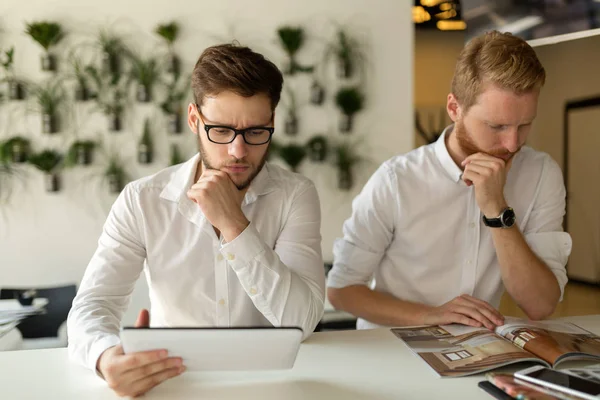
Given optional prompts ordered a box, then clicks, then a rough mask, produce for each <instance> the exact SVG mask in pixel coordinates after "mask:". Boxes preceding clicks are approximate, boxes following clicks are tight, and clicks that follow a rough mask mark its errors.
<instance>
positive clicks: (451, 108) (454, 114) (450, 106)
mask: <svg viewBox="0 0 600 400" xmlns="http://www.w3.org/2000/svg"><path fill="white" fill-rule="evenodd" d="M446 111H447V112H448V115H449V116H450V119H451V120H452V122H456V121H458V120H459V119H460V118H461V113H462V109H461V106H460V104H459V103H458V99H457V98H456V96H455V95H454V94H453V93H450V94H449V95H448V99H447V101H446Z"/></svg>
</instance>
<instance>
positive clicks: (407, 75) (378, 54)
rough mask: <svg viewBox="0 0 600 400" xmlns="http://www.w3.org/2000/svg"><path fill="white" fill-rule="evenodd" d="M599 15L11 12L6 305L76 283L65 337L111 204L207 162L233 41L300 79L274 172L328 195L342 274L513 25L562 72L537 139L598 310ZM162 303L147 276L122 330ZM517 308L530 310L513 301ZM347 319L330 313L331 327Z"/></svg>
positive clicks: (349, 8)
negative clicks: (214, 77)
mask: <svg viewBox="0 0 600 400" xmlns="http://www.w3.org/2000/svg"><path fill="white" fill-rule="evenodd" d="M599 12H600V1H594V0H579V1H576V0H573V1H567V0H562V1H561V0H545V1H544V0H538V1H509V0H503V1H487V0H470V1H469V0H467V1H438V0H415V1H414V2H411V1H408V0H405V1H398V0H374V1H367V0H328V1H318V0H304V1H303V2H296V1H291V0H289V1H288V0H255V1H253V2H246V1H241V0H222V1H220V2H207V1H202V2H195V3H190V2H185V1H181V0H171V1H168V2H166V1H156V2H154V3H153V4H150V3H148V2H143V1H140V0H130V1H128V2H123V1H116V0H106V1H104V2H102V4H100V3H97V2H91V1H89V0H82V1H79V2H76V3H74V2H72V1H67V0H54V1H52V2H49V1H47V0H31V1H28V2H19V1H15V0H4V1H3V2H2V3H1V4H0V52H1V53H0V79H1V85H0V96H1V97H0V288H1V289H4V294H2V292H0V297H7V298H12V297H13V296H14V293H15V292H13V291H10V290H8V289H25V288H37V289H47V290H51V289H52V288H60V289H61V290H60V291H58V292H56V291H49V292H40V293H43V294H44V295H45V296H46V297H48V296H54V295H56V296H58V297H57V298H60V299H62V303H61V301H58V300H56V301H54V304H55V305H57V304H63V305H62V306H60V310H58V309H57V310H54V311H53V313H55V315H56V317H55V319H56V320H55V321H54V322H53V323H52V324H53V325H52V326H53V327H52V328H51V329H49V330H50V331H52V332H51V333H52V334H53V335H56V334H58V339H59V340H58V342H53V343H59V345H60V343H65V342H64V340H66V338H65V337H64V326H62V322H63V321H64V319H63V315H64V316H66V314H65V313H66V312H68V307H69V303H70V300H72V295H74V290H76V287H77V285H78V284H79V282H80V280H81V278H82V276H83V273H84V271H85V268H86V266H87V263H88V262H89V259H90V257H91V256H92V254H93V252H94V250H95V248H96V245H97V240H98V237H99V236H100V233H101V231H102V225H103V223H104V221H105V219H106V216H107V213H108V211H109V210H110V207H111V205H112V203H113V202H114V200H115V199H116V196H117V195H118V193H119V191H120V190H121V189H122V187H123V185H124V184H126V183H127V182H129V181H131V180H134V179H138V178H140V177H142V176H146V175H149V174H152V173H154V172H157V171H159V170H160V169H163V168H165V167H167V166H169V165H172V164H177V163H179V162H182V161H183V160H187V159H188V158H190V157H191V156H192V155H193V154H195V153H196V151H197V149H196V145H195V141H194V136H193V134H192V133H191V131H190V130H189V128H188V127H187V123H186V112H187V111H186V110H187V109H186V107H187V104H188V103H189V102H190V101H191V92H190V88H189V78H190V74H191V71H192V68H193V66H194V63H195V61H196V60H197V58H198V56H199V55H200V53H201V52H202V50H203V49H204V48H206V47H207V46H210V45H214V44H219V43H230V42H233V41H238V42H239V43H240V44H242V45H246V46H249V47H251V48H252V49H254V50H256V51H258V52H261V53H263V54H264V55H265V56H267V57H268V58H269V59H271V60H272V61H274V62H275V63H276V64H277V65H278V66H279V67H280V68H281V69H282V71H284V72H285V85H284V93H283V95H282V101H281V103H280V105H279V107H278V108H277V110H276V125H275V126H276V133H275V135H274V140H275V142H274V143H273V145H272V151H271V162H273V163H277V164H278V165H281V166H284V167H285V168H289V169H292V170H295V171H298V172H299V173H302V174H304V175H306V176H308V177H310V178H311V179H312V180H313V181H314V182H315V184H316V185H317V188H318V191H319V195H320V199H321V208H322V214H323V223H322V236H323V242H322V247H323V255H324V259H325V262H326V263H331V262H332V261H333V260H332V246H333V241H334V240H335V238H336V237H339V236H340V235H341V228H342V224H343V222H344V220H345V219H346V218H348V217H349V216H350V212H351V202H352V199H353V198H354V197H355V196H356V195H357V194H358V193H359V191H360V190H361V188H362V187H363V185H364V183H365V182H366V180H367V179H368V177H369V176H370V175H371V174H372V173H373V172H374V171H375V169H376V168H377V167H378V165H379V164H381V163H382V162H383V161H384V160H387V159H388V158H390V157H392V156H394V155H396V154H400V153H404V152H408V151H410V150H412V149H414V148H416V147H418V146H421V145H424V144H427V143H429V142H432V141H434V140H435V139H436V138H437V136H438V135H439V134H440V133H441V131H442V130H443V128H444V127H445V126H446V125H447V124H448V123H449V119H448V117H447V114H446V112H445V103H446V96H447V94H448V91H449V88H450V82H451V79H452V75H453V70H454V63H455V60H456V57H457V55H458V53H459V51H460V49H461V48H462V46H463V45H464V44H465V42H466V41H467V40H469V39H470V38H471V37H473V36H475V35H478V34H480V33H482V32H485V31H487V30H491V29H498V30H500V31H508V32H512V33H514V34H515V35H519V36H521V37H523V38H524V39H526V40H528V41H530V44H531V45H532V46H534V48H535V49H536V52H537V53H538V56H539V57H540V59H541V61H542V63H543V64H544V66H545V68H546V71H547V74H548V78H547V83H546V86H545V88H544V89H543V91H542V95H541V98H540V104H539V110H538V118H537V120H536V122H535V124H534V132H533V133H532V136H531V140H530V142H529V144H530V145H531V146H533V147H535V148H536V149H538V150H541V151H545V152H548V153H549V154H550V155H551V156H552V157H553V158H554V159H555V160H556V161H557V162H558V163H559V165H561V167H562V168H563V171H564V173H565V182H566V184H567V188H568V194H569V201H568V213H567V217H566V219H565V224H566V228H567V229H568V230H569V232H571V234H572V236H573V240H574V243H575V244H574V248H573V254H572V257H571V260H570V262H569V266H568V272H569V277H570V279H571V282H570V283H569V285H568V288H567V289H568V290H567V293H566V295H565V300H564V302H563V303H562V304H561V305H560V306H559V308H558V309H557V312H556V313H555V316H563V315H580V314H590V313H600V291H598V283H599V282H600V213H599V212H598V207H597V205H598V204H600V190H599V184H598V182H600V176H599V174H600V162H599V161H598V160H599V157H597V155H596V149H598V148H600V139H599V138H600V135H598V126H600V79H599V78H598V65H600V52H599V51H598V49H600V36H598V34H599V33H600V30H598V29H597V28H598V24H599V23H600V19H599V18H600V17H599V15H598V13H599ZM325 270H327V265H326V266H325ZM56 293H59V294H56ZM65 299H66V300H65ZM51 304H52V301H51ZM147 306H148V289H147V286H146V283H145V281H144V280H143V279H142V280H140V281H139V283H138V285H137V287H136V290H135V292H134V294H133V299H132V304H131V307H130V310H129V312H128V313H127V315H126V317H125V321H124V322H125V323H131V322H133V320H134V318H135V315H136V314H137V311H138V310H139V309H140V308H142V307H147ZM501 311H502V312H504V313H505V314H508V315H523V314H522V313H521V311H520V310H519V309H518V307H516V305H514V303H513V302H512V301H511V299H510V298H508V297H506V298H505V299H503V302H502V307H501ZM327 318H329V319H327ZM348 321H349V317H348V316H347V315H344V314H340V313H335V312H334V311H333V310H331V309H328V312H326V317H325V318H324V326H325V325H326V323H329V322H332V323H333V322H335V323H338V322H339V326H337V325H335V324H333V325H330V326H329V328H332V327H333V328H335V327H341V328H347V327H348V326H351V325H352V323H351V320H350V322H348ZM55 325H56V326H58V327H61V326H62V328H61V329H63V331H61V332H62V333H60V332H59V333H56V327H55ZM325 327H326V326H325ZM61 334H62V335H63V336H62V337H60V335H61ZM33 335H34V336H36V335H37V336H43V335H47V332H43V333H39V332H38V333H34V334H33Z"/></svg>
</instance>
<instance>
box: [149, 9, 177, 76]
mask: <svg viewBox="0 0 600 400" xmlns="http://www.w3.org/2000/svg"><path fill="white" fill-rule="evenodd" d="M154 32H155V33H156V34H158V35H159V36H160V37H162V38H163V39H164V40H165V42H166V43H167V47H168V48H169V55H168V57H167V63H166V64H167V65H166V70H167V73H169V74H173V75H175V76H179V58H178V57H177V56H176V55H175V54H174V53H173V43H175V40H176V39H177V36H178V34H179V25H178V24H177V23H176V22H174V21H173V22H170V23H168V24H162V25H158V26H157V27H156V29H155V30H154Z"/></svg>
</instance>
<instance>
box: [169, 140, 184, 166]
mask: <svg viewBox="0 0 600 400" xmlns="http://www.w3.org/2000/svg"><path fill="white" fill-rule="evenodd" d="M184 161H185V158H183V156H182V155H181V152H180V151H179V146H177V144H175V143H172V144H171V157H170V162H171V165H177V164H181V163H182V162H184Z"/></svg>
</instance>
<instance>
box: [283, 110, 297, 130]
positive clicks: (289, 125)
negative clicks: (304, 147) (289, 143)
mask: <svg viewBox="0 0 600 400" xmlns="http://www.w3.org/2000/svg"><path fill="white" fill-rule="evenodd" d="M284 132H285V133H286V134H287V135H297V134H298V118H297V117H296V114H295V113H292V112H290V113H288V115H287V117H286V119H285V123H284Z"/></svg>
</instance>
